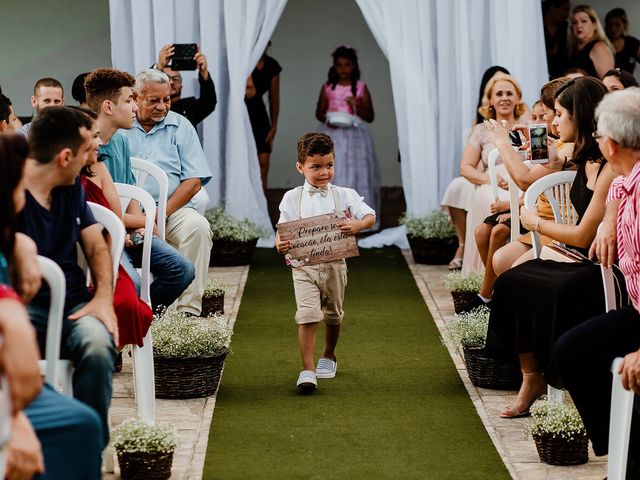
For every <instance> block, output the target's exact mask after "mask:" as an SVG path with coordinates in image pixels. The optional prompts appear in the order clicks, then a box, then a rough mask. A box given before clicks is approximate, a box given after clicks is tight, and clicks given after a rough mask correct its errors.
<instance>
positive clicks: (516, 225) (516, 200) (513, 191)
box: [507, 160, 532, 242]
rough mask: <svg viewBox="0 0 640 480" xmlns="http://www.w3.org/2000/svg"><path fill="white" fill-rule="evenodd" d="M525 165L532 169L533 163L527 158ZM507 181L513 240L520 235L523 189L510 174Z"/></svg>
mask: <svg viewBox="0 0 640 480" xmlns="http://www.w3.org/2000/svg"><path fill="white" fill-rule="evenodd" d="M523 163H524V165H525V166H526V167H527V168H529V169H531V168H532V164H531V162H530V161H529V160H525V161H524V162H523ZM508 177H509V178H508V179H507V183H508V184H509V209H510V210H511V238H510V240H511V241H512V242H513V241H514V240H515V239H516V238H518V237H519V236H520V197H521V196H522V190H520V187H518V185H517V184H516V182H515V180H514V179H513V178H511V175H508Z"/></svg>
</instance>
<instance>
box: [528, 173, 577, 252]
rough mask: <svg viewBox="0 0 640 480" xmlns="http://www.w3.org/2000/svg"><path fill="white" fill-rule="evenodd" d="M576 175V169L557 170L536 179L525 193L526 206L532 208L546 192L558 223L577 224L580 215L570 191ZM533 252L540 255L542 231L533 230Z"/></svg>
mask: <svg viewBox="0 0 640 480" xmlns="http://www.w3.org/2000/svg"><path fill="white" fill-rule="evenodd" d="M575 177H576V172H575V171H563V172H556V173H552V174H550V175H547V176H544V177H542V178H541V179H539V180H536V181H535V182H534V183H533V184H532V185H531V186H530V187H529V188H528V189H527V191H526V192H525V194H524V206H525V207H526V208H527V209H529V210H531V209H533V208H534V207H535V205H536V200H537V199H538V196H539V195H540V194H541V193H544V194H546V196H547V199H548V200H549V203H550V204H551V208H552V210H553V216H554V218H555V221H556V223H565V224H575V223H576V222H577V221H578V215H577V213H576V211H575V209H574V208H573V206H572V205H571V199H570V198H569V192H570V190H571V185H573V180H574V178H575ZM531 240H532V244H533V245H532V246H533V254H534V256H535V258H538V257H539V256H540V249H541V246H540V233H538V232H531Z"/></svg>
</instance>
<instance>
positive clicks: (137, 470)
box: [117, 451, 173, 480]
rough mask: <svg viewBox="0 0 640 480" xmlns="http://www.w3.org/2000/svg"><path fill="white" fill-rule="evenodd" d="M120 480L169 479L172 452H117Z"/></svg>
mask: <svg viewBox="0 0 640 480" xmlns="http://www.w3.org/2000/svg"><path fill="white" fill-rule="evenodd" d="M117 453H118V464H119V465H120V477H121V478H122V480H127V479H131V480H140V479H148V480H166V479H168V478H170V477H171V464H172V463H173V452H169V453H158V452H153V453H149V452H120V451H119V452H117Z"/></svg>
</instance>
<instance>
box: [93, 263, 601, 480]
mask: <svg viewBox="0 0 640 480" xmlns="http://www.w3.org/2000/svg"><path fill="white" fill-rule="evenodd" d="M404 255H405V258H406V260H407V263H408V265H409V268H410V269H411V272H412V273H413V276H414V278H415V280H416V284H417V285H418V288H419V289H420V292H421V294H422V296H423V297H424V299H425V302H426V304H427V306H428V307H429V310H430V311H431V313H432V314H433V318H434V320H435V322H436V325H437V326H438V328H439V329H440V331H443V329H444V328H446V326H445V325H446V322H447V321H448V320H449V319H451V317H452V316H453V314H454V311H453V303H452V302H451V295H450V294H449V291H448V290H447V289H446V288H444V286H443V285H442V277H443V276H444V275H445V274H446V273H447V269H446V267H445V266H430V265H418V264H415V263H414V262H413V258H412V256H411V253H410V252H409V251H405V252H404ZM248 271H249V269H248V267H227V268H217V267H216V268H212V269H210V271H209V274H210V275H211V274H215V275H219V276H221V277H222V278H223V280H224V282H225V284H226V286H227V293H226V295H225V316H226V317H227V318H228V319H229V322H230V323H231V324H233V323H234V322H235V319H236V315H237V313H238V308H239V306H240V300H241V298H242V292H243V290H244V284H245V282H246V279H247V274H248ZM450 353H451V357H452V359H453V361H454V363H455V365H456V368H457V370H458V373H459V374H460V377H461V378H462V381H463V383H464V385H465V386H466V388H467V391H468V392H469V396H470V397H471V400H472V401H473V403H474V405H475V406H476V409H477V411H478V415H479V416H480V418H481V419H482V422H483V424H484V425H485V428H486V429H487V432H488V433H489V436H490V437H491V439H492V440H493V443H494V445H495V447H496V449H497V450H498V452H499V453H500V455H501V456H502V459H503V461H504V463H505V465H506V466H507V468H508V470H509V472H510V473H511V476H512V477H513V478H515V479H519V480H560V479H563V480H565V479H566V480H572V479H580V480H596V479H597V480H600V479H602V478H604V477H605V475H606V457H601V458H596V457H595V456H594V455H593V452H592V451H591V452H590V456H589V458H590V459H589V462H588V463H587V464H585V465H581V466H577V467H552V466H549V465H545V464H543V463H540V460H539V459H538V454H537V452H536V448H535V445H534V443H533V440H532V439H531V438H530V437H528V436H527V434H526V433H525V427H526V422H527V420H526V419H512V420H507V419H501V418H500V417H499V411H500V410H501V409H502V408H503V407H504V406H505V405H507V404H508V403H509V402H510V401H512V399H513V398H514V394H515V392H501V391H495V390H488V389H482V388H476V387H474V386H473V385H472V384H471V382H470V380H469V377H468V375H467V371H466V368H465V365H464V362H463V361H462V358H461V357H460V356H459V355H458V354H457V353H456V352H454V351H450ZM214 406H215V396H214V397H211V398H204V399H193V400H157V403H156V408H157V417H158V421H164V422H171V423H173V424H174V425H176V428H177V429H178V432H179V435H180V445H179V446H178V449H177V450H176V453H175V454H174V460H173V469H172V477H171V478H172V479H190V480H191V479H200V478H202V469H203V465H204V456H205V453H206V449H207V439H208V436H209V427H210V425H211V419H212V416H213V409H214ZM135 415H136V408H135V402H134V400H133V386H132V379H131V363H130V359H129V358H128V357H127V356H125V364H124V369H123V371H122V372H121V373H119V374H117V375H115V377H114V398H113V402H112V407H111V422H112V425H117V424H119V423H120V422H121V421H122V420H124V419H125V418H128V417H131V416H135ZM117 472H118V466H117V462H116V473H115V474H105V476H104V478H105V479H117V478H119V475H118V474H117Z"/></svg>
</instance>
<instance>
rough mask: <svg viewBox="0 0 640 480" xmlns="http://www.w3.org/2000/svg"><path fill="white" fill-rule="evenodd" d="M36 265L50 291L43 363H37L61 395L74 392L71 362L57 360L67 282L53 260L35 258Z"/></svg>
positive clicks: (41, 371) (58, 358) (47, 380)
mask: <svg viewBox="0 0 640 480" xmlns="http://www.w3.org/2000/svg"><path fill="white" fill-rule="evenodd" d="M38 266H39V267H40V273H41V275H42V278H43V279H44V281H45V282H47V285H49V290H50V291H51V302H50V304H49V320H48V322H47V336H46V343H45V355H44V360H40V362H39V366H40V373H41V374H43V375H44V379H45V381H46V382H47V383H48V384H49V385H51V386H52V387H53V388H55V389H56V390H61V391H62V393H63V394H64V395H68V396H71V395H72V393H73V389H72V384H71V374H72V372H73V367H72V365H71V361H70V360H62V359H61V358H60V342H61V337H62V315H63V313H64V301H65V296H66V288H67V287H66V279H65V278H64V273H62V269H61V268H60V267H59V266H58V264H57V263H56V262H54V261H53V260H51V259H49V258H46V257H43V256H41V255H38ZM58 380H60V383H58Z"/></svg>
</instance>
